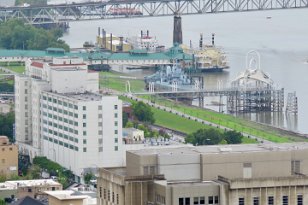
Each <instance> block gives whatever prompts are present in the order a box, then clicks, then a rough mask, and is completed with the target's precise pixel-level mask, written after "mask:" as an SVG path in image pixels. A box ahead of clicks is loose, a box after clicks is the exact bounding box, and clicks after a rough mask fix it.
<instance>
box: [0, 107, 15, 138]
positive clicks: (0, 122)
mask: <svg viewBox="0 0 308 205" xmlns="http://www.w3.org/2000/svg"><path fill="white" fill-rule="evenodd" d="M14 123H15V114H14V112H9V113H7V114H0V135H4V136H7V137H8V138H9V139H10V141H11V142H14V139H13V124H14Z"/></svg>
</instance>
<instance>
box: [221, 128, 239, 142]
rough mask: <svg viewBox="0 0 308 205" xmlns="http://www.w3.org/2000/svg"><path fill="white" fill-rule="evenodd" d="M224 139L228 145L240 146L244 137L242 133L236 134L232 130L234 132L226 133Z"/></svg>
mask: <svg viewBox="0 0 308 205" xmlns="http://www.w3.org/2000/svg"><path fill="white" fill-rule="evenodd" d="M224 138H225V140H226V141H227V143H228V144H240V143H242V138H243V136H242V134H241V133H240V132H236V131H234V130H232V131H227V132H225V133H224Z"/></svg>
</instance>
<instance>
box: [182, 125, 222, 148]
mask: <svg viewBox="0 0 308 205" xmlns="http://www.w3.org/2000/svg"><path fill="white" fill-rule="evenodd" d="M221 140H223V135H222V134H221V133H220V132H219V131H218V130H216V129H213V128H210V129H199V130H197V131H196V132H194V133H192V134H190V135H188V136H187V137H186V138H185V142H186V143H192V144H193V145H215V144H219V143H220V142H221Z"/></svg>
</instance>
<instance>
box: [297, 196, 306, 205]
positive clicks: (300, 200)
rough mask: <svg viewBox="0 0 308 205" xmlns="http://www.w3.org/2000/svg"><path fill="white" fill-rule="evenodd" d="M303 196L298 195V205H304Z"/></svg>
mask: <svg viewBox="0 0 308 205" xmlns="http://www.w3.org/2000/svg"><path fill="white" fill-rule="evenodd" d="M303 204H304V202H303V195H297V205H303Z"/></svg>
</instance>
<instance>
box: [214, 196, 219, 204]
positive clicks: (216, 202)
mask: <svg viewBox="0 0 308 205" xmlns="http://www.w3.org/2000/svg"><path fill="white" fill-rule="evenodd" d="M218 203H219V199H218V196H215V204H218Z"/></svg>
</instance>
